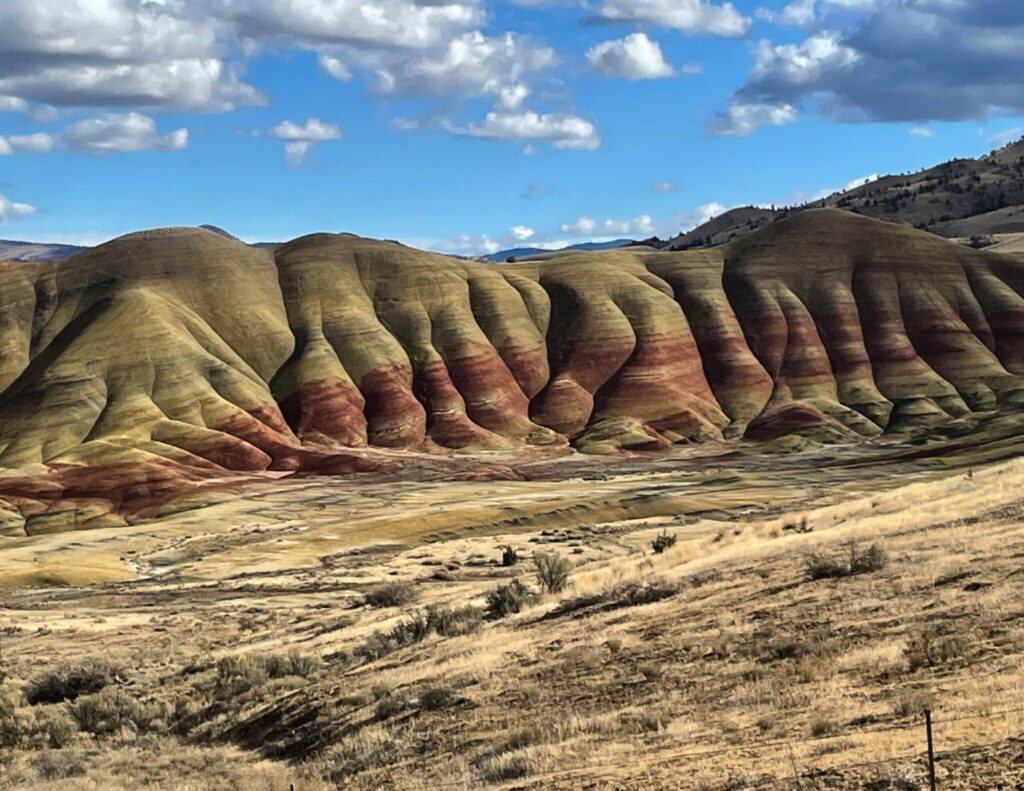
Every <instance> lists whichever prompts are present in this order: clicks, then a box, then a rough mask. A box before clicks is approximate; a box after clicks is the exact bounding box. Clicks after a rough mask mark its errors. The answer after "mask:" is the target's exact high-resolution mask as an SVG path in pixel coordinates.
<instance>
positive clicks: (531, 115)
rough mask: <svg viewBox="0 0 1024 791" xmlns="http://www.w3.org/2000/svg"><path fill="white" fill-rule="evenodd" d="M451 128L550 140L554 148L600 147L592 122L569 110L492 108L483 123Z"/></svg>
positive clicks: (486, 136)
mask: <svg viewBox="0 0 1024 791" xmlns="http://www.w3.org/2000/svg"><path fill="white" fill-rule="evenodd" d="M448 128H449V130H450V131H452V132H453V133H455V134H459V135H464V136H467V137H478V138H482V139H484V140H511V141H515V142H530V141H535V142H544V143H549V144H551V145H552V146H554V147H555V148H561V149H578V150H584V151H593V150H595V149H597V148H600V146H601V138H600V137H599V136H598V134H597V128H596V127H595V126H594V125H593V124H592V123H591V122H590V121H588V120H586V119H585V118H580V117H579V116H577V115H570V114H567V113H537V112H534V111H533V110H524V111H521V112H505V111H502V110H492V111H491V112H489V113H487V115H486V116H485V117H484V121H483V123H481V124H470V125H468V126H465V127H457V126H454V125H449V127H448Z"/></svg>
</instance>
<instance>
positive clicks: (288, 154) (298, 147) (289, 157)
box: [284, 140, 313, 168]
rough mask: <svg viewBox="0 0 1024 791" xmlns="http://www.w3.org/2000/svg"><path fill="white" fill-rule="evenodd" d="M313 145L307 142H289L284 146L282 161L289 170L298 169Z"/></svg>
mask: <svg viewBox="0 0 1024 791" xmlns="http://www.w3.org/2000/svg"><path fill="white" fill-rule="evenodd" d="M312 147H313V144H312V143H311V142H309V141H308V140H289V141H288V142H287V143H285V144H284V161H285V164H286V165H288V167H290V168H294V167H298V166H299V165H301V164H302V160H304V159H305V158H306V154H308V153H309V149H311V148H312Z"/></svg>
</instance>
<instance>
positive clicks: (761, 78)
mask: <svg viewBox="0 0 1024 791" xmlns="http://www.w3.org/2000/svg"><path fill="white" fill-rule="evenodd" d="M829 4H830V5H832V6H835V7H837V8H839V7H842V8H845V9H846V10H847V11H850V12H855V15H854V23H853V24H850V25H846V26H844V27H843V28H842V30H841V31H820V32H817V33H815V34H813V35H811V36H809V37H808V38H807V39H806V40H805V41H804V42H802V43H801V44H781V45H776V44H773V43H771V42H768V41H764V42H761V43H760V44H759V45H758V47H757V50H756V60H755V64H754V68H753V69H752V71H751V73H750V75H749V76H748V78H747V81H746V83H745V84H744V85H743V86H742V87H741V88H740V89H739V91H737V92H736V94H735V95H734V97H733V99H732V104H733V105H734V106H740V107H743V106H749V105H755V106H762V107H767V106H771V107H783V106H789V107H796V108H800V107H803V108H805V109H807V110H809V111H812V112H816V113H819V114H821V115H824V116H825V117H827V118H830V119H833V120H836V121H840V122H850V123H858V122H867V121H881V122H916V123H918V124H923V123H925V122H928V121H963V120H971V119H976V120H982V119H985V118H988V117H991V116H994V115H1020V114H1024V48H1022V47H1021V46H1020V41H1021V40H1022V38H1024V4H1021V3H1019V2H1016V0H971V2H963V1H962V0H874V2H867V1H866V0H842V1H841V2H839V1H837V0H830V3H829ZM755 120H762V121H763V122H765V123H770V122H771V117H770V116H764V117H763V118H762V119H755Z"/></svg>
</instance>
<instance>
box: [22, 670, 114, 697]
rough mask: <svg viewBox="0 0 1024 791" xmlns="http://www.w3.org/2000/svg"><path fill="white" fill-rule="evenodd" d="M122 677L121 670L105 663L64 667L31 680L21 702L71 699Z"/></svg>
mask: <svg viewBox="0 0 1024 791" xmlns="http://www.w3.org/2000/svg"><path fill="white" fill-rule="evenodd" d="M123 678H124V674H123V673H122V671H121V669H120V668H118V667H115V666H114V665H111V664H110V663H109V662H105V661H103V660H101V659H87V660H85V661H84V662H82V663H81V664H78V665H65V666H64V667H60V668H57V669H56V670H51V671H49V672H47V673H43V674H42V675H41V676H37V677H36V678H34V679H32V680H31V681H30V682H29V683H28V686H26V687H25V700H26V701H28V704H29V705H30V706H36V705H39V704H41V703H61V702H63V701H65V700H75V699H76V698H78V697H79V696H81V695H91V694H93V693H95V692H99V691H100V690H101V689H103V688H104V687H105V686H107V685H108V684H112V683H114V681H116V680H119V679H120V680H123Z"/></svg>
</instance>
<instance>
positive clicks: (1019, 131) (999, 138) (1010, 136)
mask: <svg viewBox="0 0 1024 791" xmlns="http://www.w3.org/2000/svg"><path fill="white" fill-rule="evenodd" d="M1021 137H1024V126H1015V127H1014V128H1013V129H1007V130H1006V131H1005V132H1000V133H999V134H997V135H992V137H990V138H989V140H988V144H989V145H990V146H991V147H992V148H1002V147H1003V146H1006V145H1009V144H1010V143H1014V142H1016V141H1017V140H1019V139H1020V138H1021Z"/></svg>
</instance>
